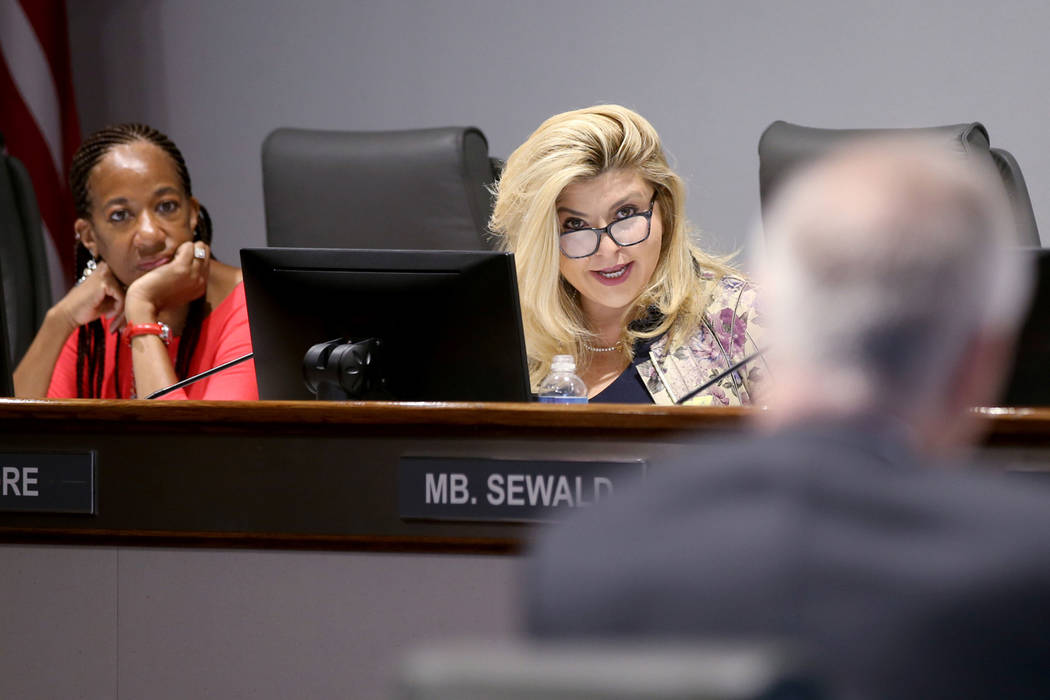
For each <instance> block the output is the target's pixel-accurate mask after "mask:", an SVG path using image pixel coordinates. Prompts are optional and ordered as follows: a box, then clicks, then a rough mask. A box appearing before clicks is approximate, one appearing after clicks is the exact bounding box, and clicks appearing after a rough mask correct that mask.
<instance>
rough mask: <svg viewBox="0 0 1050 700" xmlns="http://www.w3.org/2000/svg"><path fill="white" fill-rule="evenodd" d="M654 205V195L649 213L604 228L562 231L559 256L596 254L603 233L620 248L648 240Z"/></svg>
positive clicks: (583, 256) (571, 256)
mask: <svg viewBox="0 0 1050 700" xmlns="http://www.w3.org/2000/svg"><path fill="white" fill-rule="evenodd" d="M655 204H656V193H655V192H653V198H652V199H651V200H649V211H640V212H638V213H637V214H631V215H630V216H625V217H623V218H622V219H617V220H616V221H614V222H612V223H611V224H609V225H608V226H606V227H605V228H580V229H574V230H572V231H562V233H561V237H560V239H559V244H560V247H561V254H562V255H564V256H565V257H567V258H587V257H590V256H591V255H594V254H595V253H597V252H598V247H599V246H600V245H601V244H602V234H603V233H604V234H605V235H606V236H608V237H609V238H610V239H612V242H613V243H615V244H616V245H618V246H620V247H621V248H626V247H627V246H632V245H638V244H639V243H641V242H643V241H645V240H646V239H647V238H649V232H650V230H651V229H652V224H653V206H655Z"/></svg>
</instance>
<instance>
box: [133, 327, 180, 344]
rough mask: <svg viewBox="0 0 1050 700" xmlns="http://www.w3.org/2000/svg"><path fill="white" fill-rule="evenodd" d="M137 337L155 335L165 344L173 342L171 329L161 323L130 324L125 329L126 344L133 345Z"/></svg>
mask: <svg viewBox="0 0 1050 700" xmlns="http://www.w3.org/2000/svg"><path fill="white" fill-rule="evenodd" d="M137 335H155V336H158V337H160V339H161V340H162V341H164V344H165V345H167V344H168V343H170V342H171V329H170V328H168V324H166V323H161V322H160V321H158V322H156V323H129V324H128V326H127V327H126V328H125V329H124V342H126V343H127V344H128V345H131V339H132V338H134V337H135V336H137Z"/></svg>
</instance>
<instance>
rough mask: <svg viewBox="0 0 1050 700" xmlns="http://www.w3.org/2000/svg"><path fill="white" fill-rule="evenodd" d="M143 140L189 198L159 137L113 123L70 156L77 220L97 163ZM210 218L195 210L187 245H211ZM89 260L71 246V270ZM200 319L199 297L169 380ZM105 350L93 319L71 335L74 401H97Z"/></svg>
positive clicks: (86, 209)
mask: <svg viewBox="0 0 1050 700" xmlns="http://www.w3.org/2000/svg"><path fill="white" fill-rule="evenodd" d="M136 141H145V142H147V143H152V144H153V145H155V146H157V147H158V148H160V149H162V150H163V151H164V152H165V153H167V154H168V156H170V157H171V160H172V162H173V163H174V164H175V172H176V174H177V175H178V177H179V182H180V183H181V184H182V189H183V190H184V191H185V194H186V196H187V197H192V196H193V186H192V185H191V183H190V172H189V170H188V169H187V168H186V161H185V160H184V159H183V157H182V153H181V152H180V151H179V149H178V147H177V146H176V145H175V144H174V143H173V142H172V140H171V139H169V138H168V137H167V136H166V135H165V134H163V133H161V132H160V131H158V130H156V129H154V128H153V127H151V126H147V125H146V124H117V125H115V126H107V127H106V128H104V129H102V130H100V131H96V132H95V133H94V134H92V135H91V136H89V137H88V138H87V140H85V141H84V143H83V144H81V146H80V148H78V149H77V152H76V153H75V154H74V155H73V164H72V165H71V166H70V168H69V187H70V190H71V191H72V193H73V205H74V206H75V208H76V213H77V217H78V218H81V219H90V218H91V198H90V196H89V194H88V187H87V184H88V178H89V177H90V175H91V171H92V170H93V169H94V168H95V166H96V165H98V164H99V162H101V160H102V159H103V158H104V157H105V155H106V154H107V153H109V152H110V150H112V149H113V148H114V147H116V146H120V145H124V144H129V143H134V142H136ZM211 234H212V228H211V217H210V216H209V215H208V210H207V209H205V208H204V207H203V206H202V207H200V213H199V215H198V217H197V226H196V228H194V229H193V240H195V241H204V242H205V243H207V244H209V245H211ZM91 259H92V255H91V253H90V251H88V249H87V248H86V247H85V246H84V244H83V243H82V242H81V241H80V240H77V242H76V267H75V268H74V269H76V270H82V269H83V268H84V267H85V266H86V265H87V262H88V260H91ZM204 316H205V300H204V297H203V296H202V297H200V298H199V299H195V300H194V301H192V302H190V308H189V311H188V313H187V315H186V325H185V327H184V328H183V331H182V339H181V340H180V342H179V354H178V358H177V359H176V361H175V375H176V376H177V377H179V378H180V379H182V378H184V377H185V375H186V374H187V372H188V370H189V365H190V358H191V357H192V356H193V353H194V351H195V350H196V349H197V341H198V340H199V339H200V326H201V322H202V321H203V320H204ZM114 346H115V349H114V351H113V364H114V368H113V385H114V388H115V390H116V396H117V397H118V398H119V397H120V343H115V344H114ZM105 347H106V339H105V332H104V331H103V329H102V321H101V320H98V319H96V320H94V321H92V322H91V323H88V324H86V325H83V326H81V327H80V328H79V329H78V330H77V396H78V397H79V398H97V397H100V396H102V376H103V373H104V369H105V357H104V351H105Z"/></svg>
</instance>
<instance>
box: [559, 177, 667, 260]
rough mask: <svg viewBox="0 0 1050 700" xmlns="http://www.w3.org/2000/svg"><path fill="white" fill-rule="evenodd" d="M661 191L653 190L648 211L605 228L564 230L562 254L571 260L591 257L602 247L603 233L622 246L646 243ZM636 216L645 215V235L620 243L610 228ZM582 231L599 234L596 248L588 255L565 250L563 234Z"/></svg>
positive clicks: (595, 240) (628, 246) (619, 220)
mask: <svg viewBox="0 0 1050 700" xmlns="http://www.w3.org/2000/svg"><path fill="white" fill-rule="evenodd" d="M659 193H660V190H656V191H655V192H653V198H652V199H650V200H649V209H648V210H647V211H640V212H638V213H637V214H631V215H630V216H625V217H623V218H622V219H617V220H616V221H612V222H610V223H609V225H608V226H605V227H603V228H577V229H573V230H572V231H562V232H561V233H560V234H558V249H559V250H560V251H561V254H562V255H564V256H565V257H567V258H569V259H570V260H579V259H581V258H589V257H591V256H592V255H594V254H595V253H597V252H598V249H599V248H601V247H602V234H605V235H606V236H608V237H609V240H610V241H612V242H613V243H615V244H616V245H618V246H620V247H621V248H630V247H631V246H633V245H638V244H639V243H645V242H646V241H647V240H649V236H650V235H651V234H652V232H653V209H654V208H655V207H656V196H657V195H658V194H659ZM636 216H644V217H645V236H644V237H643V238H642V239H641V240H638V241H635V242H634V243H620V242H619V241H618V240H616V237H615V236H613V235H612V233H611V232H610V231H609V229H610V228H612V227H613V226H616V225H617V224H619V223H621V222H624V221H627V220H628V219H633V218H634V217H636ZM581 231H593V232H594V233H596V234H597V236H595V239H594V250H592V251H591V252H589V253H587V254H586V255H569V254H568V253H566V252H565V249H564V248H562V247H561V236H567V235H569V234H570V233H580V232H581Z"/></svg>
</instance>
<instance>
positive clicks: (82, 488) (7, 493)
mask: <svg viewBox="0 0 1050 700" xmlns="http://www.w3.org/2000/svg"><path fill="white" fill-rule="evenodd" d="M97 511H98V464H97V457H96V454H95V451H94V450H87V451H84V452H0V512H22V513H77V514H84V515H95V513H97Z"/></svg>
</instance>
